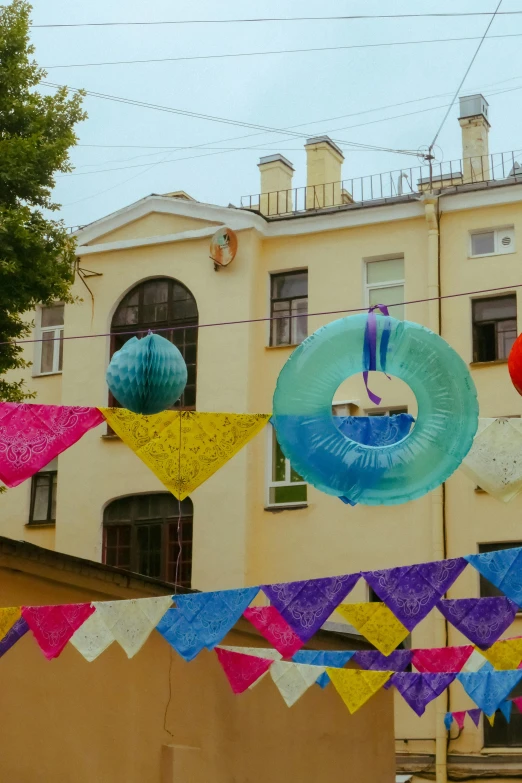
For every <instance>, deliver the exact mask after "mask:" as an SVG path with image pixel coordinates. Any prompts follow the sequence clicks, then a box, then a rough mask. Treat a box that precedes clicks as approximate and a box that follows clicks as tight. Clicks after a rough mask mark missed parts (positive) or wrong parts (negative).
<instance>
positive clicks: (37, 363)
mask: <svg viewBox="0 0 522 783" xmlns="http://www.w3.org/2000/svg"><path fill="white" fill-rule="evenodd" d="M53 304H54V305H56V306H57V305H62V304H63V302H54V303H53ZM50 306H52V305H50ZM44 309H45V305H40V306H39V307H38V309H37V311H36V339H37V340H38V342H37V343H35V346H36V350H35V357H34V365H33V367H34V371H33V377H40V376H46V375H61V373H62V372H63V366H62V368H61V369H60V336H61V335H63V332H64V324H62V325H61V326H44V327H42V312H43V310H44ZM64 321H65V317H64ZM49 332H54V340H55V342H54V348H55V350H54V351H53V369H52V370H49V371H48V372H42V370H41V367H42V345H43V343H42V338H43V335H44V334H48V333H49Z"/></svg>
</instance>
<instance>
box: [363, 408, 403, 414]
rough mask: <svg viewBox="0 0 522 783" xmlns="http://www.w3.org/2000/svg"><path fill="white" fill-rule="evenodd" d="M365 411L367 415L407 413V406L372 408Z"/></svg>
mask: <svg viewBox="0 0 522 783" xmlns="http://www.w3.org/2000/svg"><path fill="white" fill-rule="evenodd" d="M365 413H366V415H367V416H398V415H399V414H400V413H408V408H374V409H373V410H368V411H365Z"/></svg>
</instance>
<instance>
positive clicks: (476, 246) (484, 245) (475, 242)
mask: <svg viewBox="0 0 522 783" xmlns="http://www.w3.org/2000/svg"><path fill="white" fill-rule="evenodd" d="M494 252H495V232H494V231H485V232H484V233H482V234H472V235H471V253H472V255H474V256H482V255H486V254H487V253H494Z"/></svg>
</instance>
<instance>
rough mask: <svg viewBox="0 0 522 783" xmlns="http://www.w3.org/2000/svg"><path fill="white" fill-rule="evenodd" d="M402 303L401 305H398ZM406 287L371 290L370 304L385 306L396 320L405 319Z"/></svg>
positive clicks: (369, 292)
mask: <svg viewBox="0 0 522 783" xmlns="http://www.w3.org/2000/svg"><path fill="white" fill-rule="evenodd" d="M396 302H400V303H401V304H396ZM403 302H404V286H403V285H396V286H389V287H388V288H370V289H369V290H368V304H369V305H370V306H371V305H377V304H383V305H387V306H388V312H389V313H390V315H391V316H393V317H394V318H398V319H400V320H401V321H402V320H403V319H404V304H403Z"/></svg>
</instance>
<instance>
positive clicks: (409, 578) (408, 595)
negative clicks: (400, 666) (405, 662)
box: [363, 557, 467, 631]
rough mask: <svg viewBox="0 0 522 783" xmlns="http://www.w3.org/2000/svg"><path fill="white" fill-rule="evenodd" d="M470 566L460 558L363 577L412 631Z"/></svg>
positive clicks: (367, 574)
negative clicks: (467, 566)
mask: <svg viewBox="0 0 522 783" xmlns="http://www.w3.org/2000/svg"><path fill="white" fill-rule="evenodd" d="M466 565H467V562H466V560H465V559H464V558H463V557H456V558H453V559H451V560H438V561H435V562H434V563H419V564H417V565H412V566H402V567H400V568H388V569H386V570H384V571H365V572H364V573H363V576H364V578H365V579H366V581H367V582H368V584H369V585H370V587H371V588H372V590H373V591H374V592H375V593H376V594H377V595H378V596H379V598H380V599H381V601H384V603H385V604H386V606H387V607H388V608H389V609H391V611H392V612H393V614H394V615H395V617H397V619H398V620H400V621H401V623H402V624H403V625H404V626H406V628H407V629H408V630H409V631H412V630H413V629H414V628H415V626H416V625H417V624H418V623H420V621H421V620H422V619H424V617H426V615H427V614H429V612H431V610H432V609H433V607H434V606H435V604H436V603H437V601H439V600H440V599H441V598H442V596H443V595H444V594H445V593H446V591H447V590H448V588H450V587H451V585H452V584H453V582H454V581H455V580H456V578H457V577H458V576H459V574H461V573H462V571H463V570H464V569H465V568H466Z"/></svg>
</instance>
